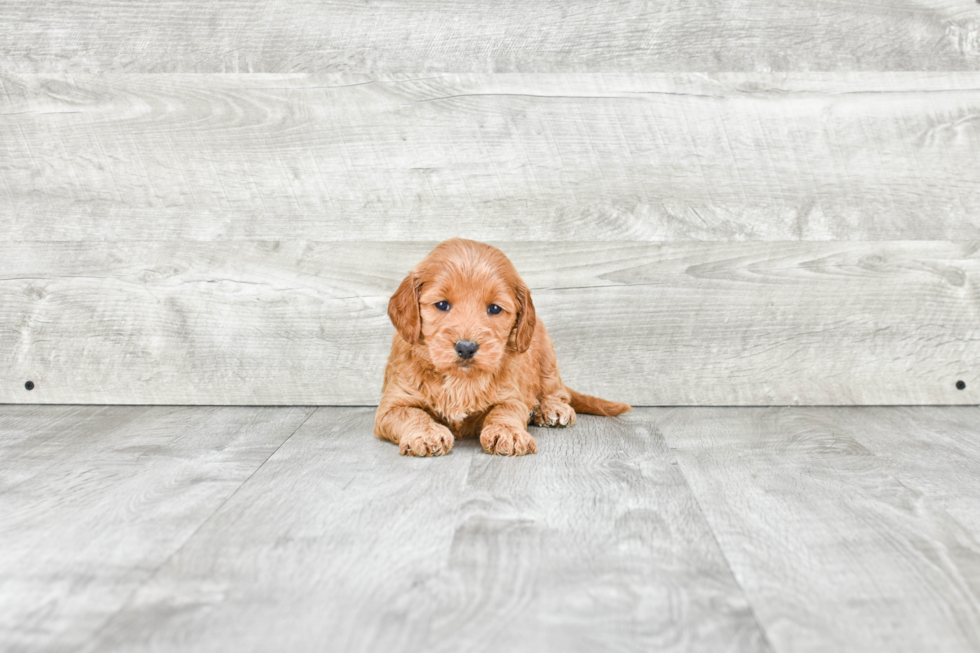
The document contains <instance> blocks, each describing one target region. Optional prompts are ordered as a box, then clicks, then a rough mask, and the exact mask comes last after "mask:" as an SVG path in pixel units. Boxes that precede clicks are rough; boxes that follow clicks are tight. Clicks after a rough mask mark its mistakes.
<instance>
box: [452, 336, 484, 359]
mask: <svg viewBox="0 0 980 653" xmlns="http://www.w3.org/2000/svg"><path fill="white" fill-rule="evenodd" d="M479 348H480V345H478V344H476V343H475V342H473V341H472V340H457V341H456V353H457V354H459V357H460V358H462V359H463V360H467V359H470V358H473V354H475V353H476V350H477V349H479Z"/></svg>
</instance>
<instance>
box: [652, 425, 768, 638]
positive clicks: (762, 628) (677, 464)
mask: <svg viewBox="0 0 980 653" xmlns="http://www.w3.org/2000/svg"><path fill="white" fill-rule="evenodd" d="M653 428H654V431H655V432H656V433H657V435H659V436H660V438H661V439H662V440H663V441H664V445H666V447H667V450H668V451H669V452H670V457H671V464H672V465H674V466H675V467H677V471H678V472H679V473H680V475H681V478H683V479H684V483H686V484H687V489H688V490H689V492H690V494H691V498H693V499H694V505H696V506H697V508H698V513H699V514H700V515H701V519H703V520H704V523H705V525H706V526H707V527H708V532H709V533H711V541H713V542H714V543H715V546H716V547H717V548H718V553H719V554H720V555H721V559H722V560H724V561H725V566H726V567H727V568H728V573H730V574H731V575H732V581H734V583H735V585H736V586H737V587H738V590H739V591H740V592H741V593H742V596H743V597H744V598H745V603H746V605H748V606H749V611H750V612H751V613H752V621H754V622H755V625H756V628H758V629H759V633H760V634H761V635H762V641H763V642H764V643H765V645H766V649H768V650H769V651H772V653H778V651H777V649H776V647H774V646H773V645H772V641H771V640H770V639H769V633H768V632H766V628H765V626H763V624H762V622H761V621H759V615H757V614H756V611H755V605H753V603H752V599H751V598H750V597H749V595H748V592H746V591H745V587H744V586H743V585H742V582H741V581H740V580H739V579H738V576H737V575H736V574H735V570H734V569H733V568H732V563H731V561H730V560H729V559H728V554H726V553H725V550H724V549H723V548H722V546H721V542H719V541H718V537H717V536H716V535H715V529H714V527H713V526H712V525H711V522H710V521H708V516H707V514H705V512H704V508H702V507H701V500H700V499H698V495H697V493H696V492H695V491H694V487H693V486H692V485H691V481H690V479H689V478H688V477H687V474H685V473H684V467H683V466H682V465H681V464H680V461H679V460H678V459H677V456H676V455H675V453H674V448H673V447H672V446H670V443H669V442H667V438H666V437H664V434H663V432H662V431H661V430H660V429H659V428H658V427H656V426H654V427H653Z"/></svg>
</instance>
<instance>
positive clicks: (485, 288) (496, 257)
mask: <svg viewBox="0 0 980 653" xmlns="http://www.w3.org/2000/svg"><path fill="white" fill-rule="evenodd" d="M388 315H389V317H391V322H392V324H394V325H395V328H396V329H397V330H398V333H400V334H401V336H402V338H404V339H405V340H406V341H407V342H408V343H409V344H412V345H414V344H418V343H421V344H423V345H424V346H425V347H426V348H427V350H428V354H429V358H430V359H431V360H432V363H433V365H434V366H435V367H436V369H438V370H439V371H440V372H442V373H444V374H450V375H454V376H457V375H470V374H480V373H486V372H492V371H493V370H496V369H497V368H498V367H499V366H500V364H501V362H502V361H503V359H504V356H505V355H506V354H507V353H508V351H517V352H525V351H527V349H528V347H530V346H531V338H532V336H533V335H534V325H535V316H534V304H532V303H531V291H530V290H528V289H527V286H525V285H524V282H523V281H522V280H521V278H520V276H518V274H517V270H515V269H514V266H513V265H512V264H511V262H510V260H509V259H508V258H507V257H506V256H504V253H503V252H501V251H500V250H499V249H497V248H496V247H491V246H490V245H485V244H483V243H478V242H475V241H472V240H463V239H461V238H454V239H452V240H447V241H445V242H443V243H440V244H439V245H438V246H436V248H435V249H433V250H432V251H431V252H430V253H429V255H428V256H426V257H425V259H424V260H423V261H422V262H421V263H419V264H418V265H417V266H416V267H415V269H414V270H412V272H410V273H409V275H408V276H407V277H406V278H405V280H404V281H402V283H401V285H400V286H399V287H398V290H397V291H395V294H394V296H392V298H391V301H390V302H389V303H388Z"/></svg>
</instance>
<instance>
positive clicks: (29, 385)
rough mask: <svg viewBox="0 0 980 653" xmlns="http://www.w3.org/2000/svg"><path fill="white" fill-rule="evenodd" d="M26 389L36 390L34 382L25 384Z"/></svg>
mask: <svg viewBox="0 0 980 653" xmlns="http://www.w3.org/2000/svg"><path fill="white" fill-rule="evenodd" d="M24 387H25V388H27V389H28V390H33V389H34V382H33V381H28V382H27V383H25V384H24Z"/></svg>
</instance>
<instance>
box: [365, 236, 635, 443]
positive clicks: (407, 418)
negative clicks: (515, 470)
mask: <svg viewBox="0 0 980 653" xmlns="http://www.w3.org/2000/svg"><path fill="white" fill-rule="evenodd" d="M388 316H389V317H390V318H391V322H392V323H393V324H394V325H395V329H396V331H397V332H396V333H395V335H394V338H393V340H392V343H391V354H390V355H389V356H388V365H387V367H386V368H385V378H384V387H383V391H382V392H383V397H382V399H381V404H380V405H379V406H378V413H377V416H376V418H375V422H374V434H375V435H376V436H377V437H379V438H382V439H384V440H390V441H391V442H394V443H395V444H397V445H398V448H399V450H400V451H401V453H402V454H404V455H406V456H441V455H443V454H446V453H449V450H450V449H452V446H453V442H454V440H455V438H459V437H467V436H474V435H477V434H479V436H480V443H481V444H482V445H483V449H484V451H486V452H487V453H491V454H500V455H505V456H521V455H524V454H529V453H535V452H536V451H537V444H535V442H534V438H532V437H531V435H530V434H529V433H528V432H527V425H528V423H529V422H530V421H531V420H533V422H534V424H535V425H536V426H571V425H572V424H574V423H575V412H576V411H578V412H580V413H588V414H592V415H619V414H620V413H624V412H626V411H628V410H631V408H630V406H629V405H627V404H622V403H617V402H612V401H606V400H604V399H597V398H596V397H590V396H589V395H583V394H579V393H577V392H575V391H574V390H572V389H571V388H568V387H566V386H565V384H563V383H562V381H561V376H560V375H559V374H558V362H557V361H556V360H555V349H554V345H553V344H552V342H551V338H550V337H549V336H548V331H547V330H546V329H545V328H544V324H542V323H541V322H540V321H539V320H537V319H536V317H535V315H534V304H533V303H531V291H530V290H528V288H527V286H526V285H525V284H524V282H523V281H522V280H521V278H520V276H518V274H517V270H515V269H514V266H513V265H512V264H511V262H510V260H509V259H508V258H507V257H506V256H504V253H503V252H501V251H500V250H499V249H497V248H495V247H491V246H490V245H485V244H483V243H478V242H474V241H472V240H463V239H461V238H454V239H452V240H447V241H445V242H443V243H441V244H439V245H438V246H436V248H435V249H433V250H432V251H431V252H430V253H429V255H428V256H426V257H425V259H424V260H423V261H422V262H421V263H419V264H418V265H417V266H415V269H414V270H412V271H411V272H410V273H409V275H408V276H407V277H406V278H405V280H404V281H402V283H401V285H400V286H399V287H398V290H397V291H395V294H394V296H392V298H391V301H390V302H389V303H388Z"/></svg>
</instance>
